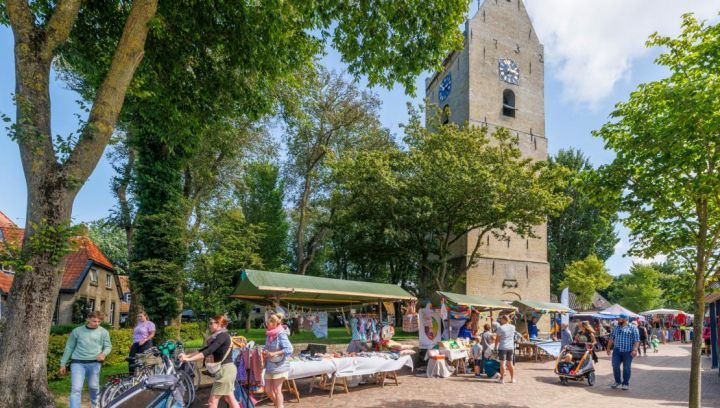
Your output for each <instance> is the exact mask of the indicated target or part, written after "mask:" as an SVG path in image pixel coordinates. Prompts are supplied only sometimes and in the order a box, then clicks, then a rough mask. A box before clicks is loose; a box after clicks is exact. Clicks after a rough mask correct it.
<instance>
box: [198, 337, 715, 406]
mask: <svg viewBox="0 0 720 408" xmlns="http://www.w3.org/2000/svg"><path fill="white" fill-rule="evenodd" d="M599 357H600V362H599V363H598V364H597V365H596V366H595V367H596V370H597V371H596V374H597V383H596V385H595V386H594V387H590V386H588V385H587V382H582V383H580V382H571V383H570V385H569V386H562V385H560V384H559V381H558V379H557V377H556V376H555V375H554V374H553V371H552V367H553V363H552V362H549V361H546V362H539V363H534V362H520V363H519V364H518V367H519V370H518V383H516V384H499V383H497V382H495V381H492V380H477V379H475V378H473V377H472V376H470V375H467V376H465V375H460V376H459V377H450V378H448V379H429V378H425V377H416V376H414V375H413V374H411V373H410V372H409V371H408V372H407V373H403V375H401V376H400V377H399V379H400V386H399V387H396V386H394V385H386V386H385V388H382V389H381V388H380V387H378V386H374V385H368V386H361V387H356V388H351V389H350V393H349V394H345V393H344V392H342V391H340V389H338V390H337V391H338V392H336V394H335V395H334V396H333V398H332V399H330V398H328V396H327V393H317V392H313V394H312V395H308V393H307V391H308V389H307V385H305V384H304V383H298V386H299V388H300V393H301V398H302V401H301V402H300V403H299V404H298V403H297V402H291V401H288V400H286V402H285V406H286V407H287V408H293V407H296V408H310V407H318V408H321V407H343V408H347V407H368V408H381V407H397V408H413V407H438V408H439V407H467V408H470V407H472V408H480V407H506V408H521V407H529V408H535V407H540V408H550V407H552V408H562V407H572V408H579V407H583V408H585V407H588V408H589V407H592V408H598V407H628V408H651V407H663V408H666V407H682V406H687V402H686V401H687V394H688V379H689V374H690V347H689V346H686V345H674V344H673V345H662V346H661V347H660V352H659V353H658V354H654V355H653V354H652V353H651V354H650V355H649V356H648V357H637V358H636V359H635V360H634V361H633V376H632V378H631V380H630V386H631V389H630V390H629V391H621V390H612V389H610V388H609V387H608V385H609V384H610V383H611V382H613V381H612V367H611V366H610V359H609V357H608V356H607V355H605V353H601V354H600V355H599ZM703 363H704V366H705V367H707V368H708V369H707V370H706V371H704V372H703V385H702V386H703V390H702V391H703V407H720V377H719V376H718V371H717V370H712V371H711V370H709V366H710V361H709V358H707V357H703ZM207 392H208V390H207V389H202V390H201V392H200V393H199V396H198V400H197V401H196V403H195V404H193V406H194V407H205V406H207V405H206V398H207ZM285 396H286V398H288V397H289V394H287V393H286V394H285ZM260 406H267V407H272V404H270V403H264V404H261V405H260Z"/></svg>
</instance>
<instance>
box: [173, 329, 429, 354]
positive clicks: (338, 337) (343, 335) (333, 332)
mask: <svg viewBox="0 0 720 408" xmlns="http://www.w3.org/2000/svg"><path fill="white" fill-rule="evenodd" d="M230 332H231V333H235V334H236V335H238V336H245V337H246V338H247V339H248V340H252V341H254V342H255V343H259V344H265V329H250V331H249V332H247V333H246V332H245V330H230ZM417 338H418V334H417V333H405V332H403V331H400V330H397V331H396V332H395V336H394V337H393V340H396V341H402V340H413V339H417ZM350 340H351V336H350V334H348V333H347V331H346V330H345V328H344V327H330V328H328V337H327V338H324V339H317V338H315V335H314V334H313V333H312V332H311V331H303V332H300V333H298V334H295V335H293V336H291V337H290V342H291V343H317V344H348V343H350ZM200 346H202V340H199V339H194V340H190V341H186V342H185V347H186V348H188V349H190V348H198V347H200Z"/></svg>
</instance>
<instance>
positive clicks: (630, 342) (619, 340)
mask: <svg viewBox="0 0 720 408" xmlns="http://www.w3.org/2000/svg"><path fill="white" fill-rule="evenodd" d="M617 323H618V324H617V326H615V328H614V329H613V331H612V334H611V335H610V340H609V342H608V350H607V353H608V355H610V353H611V352H612V366H613V375H614V377H615V383H614V384H612V385H611V386H610V387H611V388H613V389H617V388H618V387H620V386H622V389H623V390H625V391H627V390H629V389H630V374H631V369H632V360H633V358H634V357H636V356H637V353H638V347H639V346H640V333H638V329H637V327H635V326H634V325H631V324H628V315H627V314H625V313H621V314H620V315H619V316H618V319H617ZM621 364H622V366H623V367H622V379H621V378H620V365H621Z"/></svg>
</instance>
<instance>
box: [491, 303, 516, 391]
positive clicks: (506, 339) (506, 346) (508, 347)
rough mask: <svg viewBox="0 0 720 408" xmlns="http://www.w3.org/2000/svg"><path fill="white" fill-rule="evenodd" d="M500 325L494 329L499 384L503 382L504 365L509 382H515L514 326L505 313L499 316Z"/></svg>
mask: <svg viewBox="0 0 720 408" xmlns="http://www.w3.org/2000/svg"><path fill="white" fill-rule="evenodd" d="M499 322H500V326H498V327H497V329H496V330H495V335H496V336H495V348H497V350H498V356H499V357H500V379H499V380H498V381H499V382H500V383H501V384H504V383H505V365H506V364H507V370H508V371H510V382H511V383H514V382H515V367H514V364H513V357H514V354H515V333H516V331H515V326H513V325H512V324H510V318H509V317H508V316H507V315H502V316H500V319H499Z"/></svg>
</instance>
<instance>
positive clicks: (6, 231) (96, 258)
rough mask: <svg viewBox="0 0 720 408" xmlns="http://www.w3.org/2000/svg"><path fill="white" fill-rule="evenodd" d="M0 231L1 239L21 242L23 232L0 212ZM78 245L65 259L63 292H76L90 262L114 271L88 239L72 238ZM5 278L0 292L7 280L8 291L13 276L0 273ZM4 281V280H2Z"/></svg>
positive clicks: (0, 283)
mask: <svg viewBox="0 0 720 408" xmlns="http://www.w3.org/2000/svg"><path fill="white" fill-rule="evenodd" d="M0 230H2V233H3V237H5V239H7V240H14V239H18V241H15V242H17V243H21V242H22V237H23V235H24V233H25V231H24V230H23V229H22V228H20V227H18V226H17V225H15V223H14V222H12V220H10V218H8V217H7V216H6V215H5V214H3V213H2V212H0ZM72 240H73V241H75V242H76V243H77V244H78V249H77V251H75V252H72V253H70V254H68V255H67V257H66V258H65V271H64V272H63V276H62V285H61V287H60V289H64V290H72V291H74V290H77V289H78V288H79V287H80V283H81V281H80V280H81V279H82V278H83V272H85V269H86V268H87V267H88V262H90V261H92V262H93V263H94V264H96V265H99V266H101V267H103V268H106V269H109V270H111V271H114V268H113V266H112V263H111V262H110V260H109V259H107V257H106V256H105V254H103V253H102V251H101V250H100V248H98V247H97V245H95V243H94V242H92V240H91V239H90V238H88V237H85V236H83V237H74V238H72ZM0 275H5V277H4V278H3V277H0V290H4V288H5V285H6V281H8V280H9V282H10V283H9V284H8V285H7V288H8V290H9V288H10V285H12V280H13V275H11V274H6V273H0ZM3 279H4V280H3Z"/></svg>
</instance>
